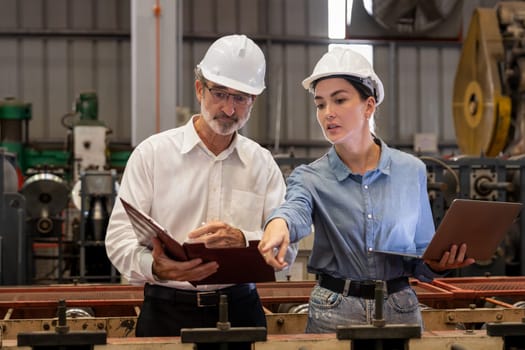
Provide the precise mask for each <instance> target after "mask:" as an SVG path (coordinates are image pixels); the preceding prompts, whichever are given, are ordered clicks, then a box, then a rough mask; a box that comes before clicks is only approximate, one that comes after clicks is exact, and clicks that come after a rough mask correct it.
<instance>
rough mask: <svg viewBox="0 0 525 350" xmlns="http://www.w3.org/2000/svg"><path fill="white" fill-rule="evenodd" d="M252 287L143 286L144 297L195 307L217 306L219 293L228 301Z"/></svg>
mask: <svg viewBox="0 0 525 350" xmlns="http://www.w3.org/2000/svg"><path fill="white" fill-rule="evenodd" d="M251 291H252V287H251V286H250V285H249V284H238V285H235V286H232V287H228V288H224V289H218V290H211V291H192V290H183V289H176V288H169V287H164V286H159V285H155V284H146V285H145V286H144V297H152V298H157V299H162V300H166V301H170V302H172V303H183V304H191V305H195V306H197V307H205V306H217V305H219V300H220V296H221V294H224V295H227V296H228V301H231V300H233V299H236V298H240V297H243V296H246V295H249V294H250V292H251Z"/></svg>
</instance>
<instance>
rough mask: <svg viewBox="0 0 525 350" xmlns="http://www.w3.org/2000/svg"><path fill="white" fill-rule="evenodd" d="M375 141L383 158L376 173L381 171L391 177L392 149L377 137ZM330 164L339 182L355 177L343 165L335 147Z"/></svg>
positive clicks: (331, 150)
mask: <svg viewBox="0 0 525 350" xmlns="http://www.w3.org/2000/svg"><path fill="white" fill-rule="evenodd" d="M374 139H375V142H377V143H379V144H380V145H381V157H380V158H379V164H378V165H377V168H376V169H375V170H374V172H375V171H380V172H382V173H383V174H385V175H390V164H391V163H392V149H391V148H390V147H388V146H387V144H386V143H385V142H383V140H381V139H380V138H378V137H377V136H374ZM328 163H329V164H330V167H331V168H332V171H333V172H334V174H335V177H336V178H337V180H338V181H343V180H344V179H346V178H347V177H348V176H350V175H355V174H354V173H352V171H351V170H350V169H349V168H348V167H347V166H346V164H345V163H343V161H342V160H341V158H339V156H338V155H337V152H336V151H335V147H334V146H332V147H330V150H329V151H328Z"/></svg>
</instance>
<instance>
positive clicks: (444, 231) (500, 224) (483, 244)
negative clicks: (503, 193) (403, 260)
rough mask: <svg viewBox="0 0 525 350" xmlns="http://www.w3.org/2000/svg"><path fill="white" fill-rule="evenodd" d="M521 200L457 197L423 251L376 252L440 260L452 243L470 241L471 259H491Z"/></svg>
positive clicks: (468, 253) (515, 214)
mask: <svg viewBox="0 0 525 350" xmlns="http://www.w3.org/2000/svg"><path fill="white" fill-rule="evenodd" d="M521 209H522V204H521V203H511V202H496V201H482V200H473V199H455V200H453V201H452V204H451V206H450V208H448V210H447V211H446V212H445V216H444V217H443V220H442V221H441V223H440V225H439V227H438V229H437V230H436V233H435V234H434V237H433V238H432V240H431V241H430V243H429V245H428V246H427V248H426V249H425V250H424V251H423V250H421V251H406V250H405V251H403V250H390V249H373V250H372V251H373V252H376V253H382V254H395V255H402V256H408V257H413V258H420V259H428V260H440V259H441V257H442V256H443V253H444V252H446V251H448V250H449V249H450V247H451V246H452V245H453V244H456V245H458V246H459V245H461V244H463V243H466V244H467V254H466V256H467V257H468V258H474V259H476V260H489V259H490V258H491V257H492V256H493V255H494V252H495V251H496V249H497V248H498V246H499V244H500V243H501V241H502V240H503V238H504V237H505V235H506V234H507V232H508V230H509V228H510V227H511V225H512V224H513V223H514V222H515V221H516V219H517V217H518V216H519V214H520V212H521Z"/></svg>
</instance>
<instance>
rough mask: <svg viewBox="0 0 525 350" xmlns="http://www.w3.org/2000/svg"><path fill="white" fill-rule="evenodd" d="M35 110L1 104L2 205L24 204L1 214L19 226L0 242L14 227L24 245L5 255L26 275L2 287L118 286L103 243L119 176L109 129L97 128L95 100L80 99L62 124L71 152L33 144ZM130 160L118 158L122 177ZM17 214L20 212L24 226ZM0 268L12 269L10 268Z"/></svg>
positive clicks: (85, 94)
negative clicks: (85, 283)
mask: <svg viewBox="0 0 525 350" xmlns="http://www.w3.org/2000/svg"><path fill="white" fill-rule="evenodd" d="M31 110H32V109H31V104H30V103H26V102H23V101H19V100H17V99H15V98H13V97H8V98H6V99H4V100H3V101H0V147H2V149H4V150H5V151H6V152H4V153H3V154H4V157H3V158H2V159H4V158H5V159H7V160H5V161H4V163H5V164H4V174H3V175H4V178H6V181H7V180H9V181H7V182H6V183H5V184H4V185H5V186H6V188H5V189H2V191H0V193H1V194H2V195H3V198H4V197H6V198H7V197H8V198H11V193H13V194H14V195H17V196H18V197H19V198H17V201H16V202H15V201H14V200H11V201H10V202H6V204H5V205H3V206H2V207H0V212H1V214H2V220H4V221H5V222H9V223H11V222H13V221H15V220H18V221H16V224H9V225H7V224H6V225H2V227H3V228H2V229H0V234H1V236H2V238H3V237H7V235H11V234H15V232H11V230H10V232H7V227H13V228H14V229H13V230H17V231H16V236H17V239H20V240H24V242H21V244H26V245H27V247H24V248H23V249H22V248H19V247H15V246H12V245H13V244H14V245H16V244H17V239H12V238H10V239H9V240H4V241H3V242H5V243H4V244H3V245H2V249H5V252H4V253H3V255H5V256H6V257H8V258H9V259H10V260H8V261H10V262H13V261H23V262H24V270H23V272H19V274H20V276H18V277H20V278H18V277H17V278H15V277H16V276H15V277H13V276H11V277H9V278H4V279H2V280H1V281H0V284H10V283H19V284H25V283H31V282H34V281H37V282H38V281H42V282H44V283H45V282H49V281H58V282H66V281H71V280H75V281H87V280H88V279H95V277H96V280H97V281H104V280H107V281H109V280H111V281H115V276H116V273H115V271H114V269H113V267H112V266H111V264H110V262H109V260H108V258H107V256H106V254H105V247H104V236H105V231H106V227H107V223H108V220H109V214H110V212H111V208H112V207H113V201H114V197H115V195H116V190H117V172H116V171H115V169H112V166H113V164H112V162H111V154H110V152H109V150H108V149H109V146H108V140H107V135H108V134H109V133H110V129H109V128H108V127H107V126H106V125H105V124H104V122H102V121H100V120H98V97H97V94H96V93H95V92H92V91H87V92H82V93H80V94H79V95H78V96H77V98H76V100H75V103H74V105H73V109H72V111H71V112H68V113H66V114H65V115H64V116H63V117H62V120H61V121H62V126H64V127H65V128H66V141H67V142H66V143H65V144H66V147H62V146H59V148H52V147H49V146H48V145H40V144H32V143H30V142H29V138H28V135H29V122H30V120H31V119H32V115H31ZM129 152H130V151H127V152H117V155H118V158H115V159H116V163H118V164H117V166H118V167H119V169H120V170H121V169H123V164H125V161H126V160H127V156H129ZM72 190H73V191H72ZM72 197H74V198H72ZM72 199H73V201H72ZM4 202H5V201H4ZM14 203H18V206H17V207H16V208H12V206H13V205H14ZM13 210H14V211H16V213H18V212H22V213H23V216H22V219H20V216H16V215H14V213H12V212H11V211H13ZM17 215H18V214H17ZM4 221H2V222H4ZM18 237H20V238H18ZM0 242H1V241H0ZM8 244H9V246H7V245H8ZM26 248H27V249H26ZM26 262H27V268H25V265H26ZM0 266H8V265H7V260H6V261H5V264H4V263H2V264H1V265H0ZM0 269H1V267H0ZM15 273H18V272H16V271H15ZM40 275H42V276H40ZM88 276H89V277H88ZM22 277H23V278H22Z"/></svg>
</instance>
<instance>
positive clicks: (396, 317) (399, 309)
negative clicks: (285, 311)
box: [306, 285, 423, 333]
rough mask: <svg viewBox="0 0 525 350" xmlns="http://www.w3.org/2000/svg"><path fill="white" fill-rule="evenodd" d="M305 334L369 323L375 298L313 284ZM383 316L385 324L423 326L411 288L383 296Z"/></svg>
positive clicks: (330, 331)
mask: <svg viewBox="0 0 525 350" xmlns="http://www.w3.org/2000/svg"><path fill="white" fill-rule="evenodd" d="M308 308H309V310H308V322H307V324H306V333H334V332H336V328H337V326H340V325H341V326H348V325H355V324H371V323H372V321H373V319H374V314H375V300H373V299H370V300H369V299H362V298H357V297H352V296H348V297H344V296H343V295H342V294H339V293H335V292H332V291H331V290H329V289H325V288H322V287H320V286H319V285H316V286H315V287H314V288H313V290H312V293H311V294H310V302H309V305H308ZM383 318H384V319H385V321H386V323H387V324H419V325H421V327H422V326H423V321H422V318H421V310H420V309H419V302H418V299H417V296H416V293H415V292H414V290H413V289H412V288H406V289H403V290H401V291H399V292H397V293H393V294H390V295H388V296H387V297H385V300H384V304H383Z"/></svg>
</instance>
